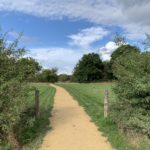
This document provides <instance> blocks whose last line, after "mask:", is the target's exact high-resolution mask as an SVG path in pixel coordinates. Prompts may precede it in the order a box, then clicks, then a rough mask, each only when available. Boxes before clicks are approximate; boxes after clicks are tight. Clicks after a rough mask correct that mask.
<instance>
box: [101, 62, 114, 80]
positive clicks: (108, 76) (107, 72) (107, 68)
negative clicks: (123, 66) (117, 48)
mask: <svg viewBox="0 0 150 150" xmlns="http://www.w3.org/2000/svg"><path fill="white" fill-rule="evenodd" d="M103 65H104V71H103V80H106V81H108V80H112V79H113V73H112V69H111V63H110V61H104V62H103Z"/></svg>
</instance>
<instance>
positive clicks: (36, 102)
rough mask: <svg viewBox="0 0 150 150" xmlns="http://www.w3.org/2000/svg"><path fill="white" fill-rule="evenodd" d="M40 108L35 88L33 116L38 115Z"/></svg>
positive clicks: (37, 92) (37, 91)
mask: <svg viewBox="0 0 150 150" xmlns="http://www.w3.org/2000/svg"><path fill="white" fill-rule="evenodd" d="M39 113H40V108H39V90H37V89H36V90H35V116H36V117H39Z"/></svg>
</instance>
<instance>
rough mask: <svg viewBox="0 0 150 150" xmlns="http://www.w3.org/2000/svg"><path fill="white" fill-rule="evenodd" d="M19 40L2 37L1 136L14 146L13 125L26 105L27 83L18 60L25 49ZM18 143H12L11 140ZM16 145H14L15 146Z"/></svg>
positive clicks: (0, 46) (0, 80) (0, 74)
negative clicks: (10, 40)
mask: <svg viewBox="0 0 150 150" xmlns="http://www.w3.org/2000/svg"><path fill="white" fill-rule="evenodd" d="M17 44H18V41H17V40H16V41H14V42H13V43H11V44H9V45H8V44H7V43H6V39H5V37H4V36H3V35H1V37H0V62H1V63H0V65H1V66H0V85H1V86H0V136H1V139H3V140H6V139H7V140H8V141H9V142H10V144H11V146H12V148H14V147H15V144H16V145H17V140H16V139H15V137H14V133H13V127H14V125H15V124H16V122H17V121H18V119H19V114H20V113H21V112H22V110H23V108H24V105H25V96H26V86H25V85H26V84H25V82H24V78H22V76H23V72H21V71H19V70H21V68H19V67H20V66H19V65H18V60H19V59H20V57H21V56H22V54H24V52H25V49H22V48H18V47H17ZM13 140H14V142H16V143H11V141H13ZM13 146H14V147H13Z"/></svg>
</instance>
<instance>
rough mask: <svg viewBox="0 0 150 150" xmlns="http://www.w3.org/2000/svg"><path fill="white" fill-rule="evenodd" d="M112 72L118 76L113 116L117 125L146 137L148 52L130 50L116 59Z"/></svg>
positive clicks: (148, 119)
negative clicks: (116, 98)
mask: <svg viewBox="0 0 150 150" xmlns="http://www.w3.org/2000/svg"><path fill="white" fill-rule="evenodd" d="M113 73H114V75H115V77H116V78H117V79H118V80H117V83H116V87H115V88H114V90H115V93H116V95H117V97H118V100H117V103H116V104H115V106H114V111H113V119H114V121H115V122H117V123H118V125H119V126H120V127H121V128H124V129H133V128H134V129H135V130H136V131H138V132H142V133H144V134H146V135H148V136H150V117H149V116H150V52H143V53H142V54H140V53H139V52H131V53H128V54H126V55H123V56H122V57H119V58H117V59H116V61H115V62H114V64H113Z"/></svg>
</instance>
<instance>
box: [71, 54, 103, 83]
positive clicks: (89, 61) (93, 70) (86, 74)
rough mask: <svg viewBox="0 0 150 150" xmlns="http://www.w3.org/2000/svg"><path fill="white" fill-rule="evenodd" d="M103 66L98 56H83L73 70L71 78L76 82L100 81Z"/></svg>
mask: <svg viewBox="0 0 150 150" xmlns="http://www.w3.org/2000/svg"><path fill="white" fill-rule="evenodd" d="M102 72H103V64H102V61H101V59H100V57H99V55H98V54H95V53H90V54H86V55H84V56H83V57H82V58H81V60H80V61H79V62H78V64H77V65H76V67H75V68H74V73H73V76H74V77H75V78H76V79H77V81H78V82H92V81H98V80H100V79H102Z"/></svg>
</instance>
